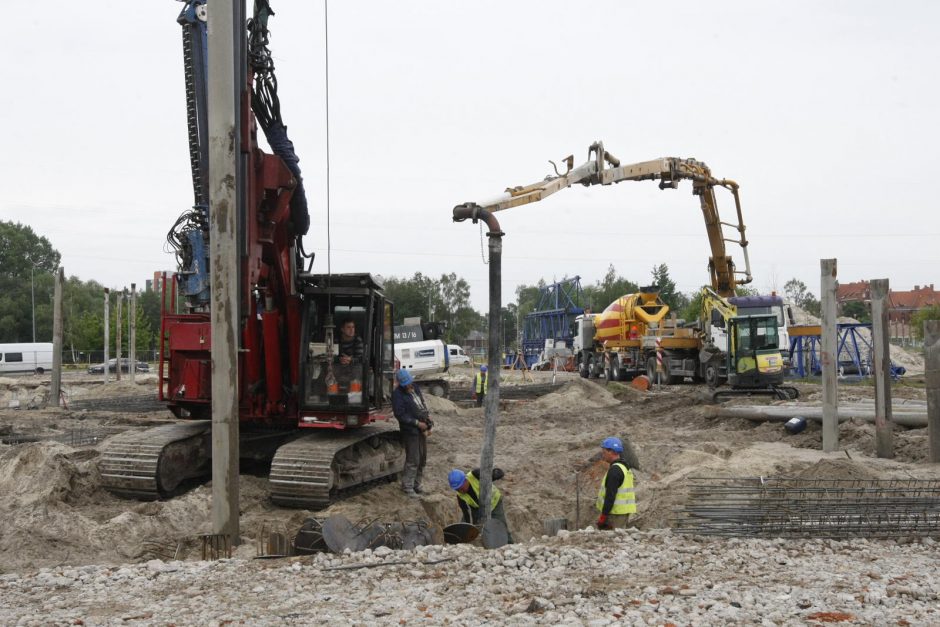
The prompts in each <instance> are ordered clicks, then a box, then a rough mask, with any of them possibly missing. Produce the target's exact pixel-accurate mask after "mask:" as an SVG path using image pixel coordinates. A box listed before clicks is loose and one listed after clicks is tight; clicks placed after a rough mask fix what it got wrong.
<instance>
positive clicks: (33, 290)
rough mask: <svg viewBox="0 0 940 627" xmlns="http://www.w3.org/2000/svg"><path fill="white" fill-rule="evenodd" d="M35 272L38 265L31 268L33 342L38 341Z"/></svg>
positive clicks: (30, 288)
mask: <svg viewBox="0 0 940 627" xmlns="http://www.w3.org/2000/svg"><path fill="white" fill-rule="evenodd" d="M30 263H32V261H30ZM35 272H36V266H33V267H31V268H30V269H29V291H30V293H31V294H32V297H33V344H35V343H36V279H35V278H34V276H33V275H34V274H35Z"/></svg>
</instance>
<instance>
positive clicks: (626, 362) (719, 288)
mask: <svg viewBox="0 0 940 627" xmlns="http://www.w3.org/2000/svg"><path fill="white" fill-rule="evenodd" d="M549 163H551V164H552V166H553V167H554V169H555V174H554V176H551V175H550V176H547V177H546V178H545V179H543V180H541V181H538V182H536V183H532V184H530V185H524V186H518V187H510V188H508V189H506V191H505V193H504V194H503V195H501V196H499V197H497V198H495V199H492V200H489V201H485V202H481V203H466V206H468V207H471V208H473V207H481V208H483V209H486V210H487V211H489V212H491V213H492V212H496V211H503V210H505V209H510V208H513V207H519V206H522V205H526V204H530V203H534V202H538V201H540V200H544V199H545V198H547V197H549V196H551V195H552V194H554V193H556V192H558V191H560V190H563V189H567V188H568V187H571V186H572V185H575V184H580V185H583V186H585V187H589V186H591V185H611V184H613V183H621V182H624V181H659V188H660V189H677V188H678V187H679V183H680V182H681V181H683V180H689V181H691V182H692V193H693V195H695V196H698V197H699V203H700V205H701V209H702V216H703V218H704V219H705V230H706V233H707V235H708V242H709V246H710V248H711V256H710V257H709V260H708V269H709V275H710V279H711V287H710V288H705V289H706V293H705V294H704V295H703V309H702V313H701V317H700V320H698V321H696V323H695V324H694V325H693V327H694V329H689V328H680V327H678V326H677V324H676V320H675V318H674V317H673V319H672V320H669V319H667V318H666V314H667V313H668V307H667V306H666V305H665V304H664V303H661V302H658V289H656V288H655V286H652V287H651V288H644V291H643V292H642V293H641V294H629V295H626V296H624V297H621V298H620V299H618V300H617V301H616V302H615V303H612V304H611V305H610V307H608V308H607V310H605V312H604V313H603V314H594V315H592V314H587V315H585V316H579V317H578V319H577V320H576V328H577V329H578V331H577V333H576V336H577V337H576V339H575V351H576V352H577V353H578V355H579V360H578V363H579V370H580V372H581V375H582V376H585V377H588V376H595V377H596V376H599V375H600V373H601V372H605V373H606V376H607V378H608V379H614V378H615V379H625V378H627V377H629V376H630V374H639V373H642V372H644V371H645V372H646V373H647V374H648V375H650V377H651V378H653V379H654V380H658V379H662V380H665V381H669V382H671V383H677V382H679V381H681V380H682V379H684V378H685V377H691V378H692V379H693V380H696V381H702V380H705V381H706V382H707V383H708V384H709V385H710V386H711V387H718V386H719V385H720V384H721V383H723V382H725V381H727V382H728V383H729V385H730V388H731V389H729V390H722V391H719V392H716V393H715V396H716V398H718V397H720V396H726V395H737V394H770V395H774V396H777V397H778V398H791V397H792V398H795V397H796V395H797V394H798V392H797V391H796V389H795V388H785V389H784V388H781V387H780V383H782V377H783V367H782V366H783V360H782V358H780V353H779V348H778V347H777V345H776V341H777V327H776V316H773V315H757V316H746V317H738V316H736V315H735V307H734V305H732V304H730V303H729V302H728V300H727V299H728V298H730V297H733V296H734V295H735V288H736V286H738V285H746V284H747V283H750V282H751V280H752V276H751V266H750V259H749V258H748V252H747V246H748V241H747V237H746V236H745V226H744V219H743V216H742V213H741V199H740V196H739V194H738V184H737V183H736V182H734V181H732V180H729V179H719V178H716V177H714V176H712V173H711V170H710V169H709V168H708V166H707V165H705V164H704V163H702V162H701V161H697V160H695V159H681V158H676V157H663V158H661V159H654V160H652V161H643V162H640V163H633V164H627V165H624V164H621V162H620V159H618V158H617V157H615V156H613V155H612V154H611V153H610V152H608V151H607V150H606V149H605V148H604V144H603V142H600V141H598V142H595V143H593V144H591V146H590V147H589V148H588V160H587V161H586V162H585V163H583V164H581V165H579V166H577V167H575V165H574V156H573V155H569V156H567V157H565V158H564V159H563V160H562V163H563V164H565V171H564V173H562V172H559V170H558V165H557V164H556V163H555V162H554V161H550V162H549ZM716 187H720V188H724V189H726V190H728V191H729V192H730V193H731V195H732V197H733V199H734V206H735V215H736V221H735V222H723V221H722V220H721V217H720V216H719V213H718V202H717V199H716V196H715V188H716ZM724 227H730V228H731V229H734V231H735V232H734V233H732V234H729V233H727V232H726V230H725V228H724ZM726 243H732V244H737V245H738V246H739V247H740V248H741V254H742V256H743V258H744V269H743V270H738V269H737V268H736V266H735V264H734V261H733V260H732V258H731V256H730V255H729V254H728V251H727V248H726V246H725V244H726ZM634 301H635V305H636V306H635V307H634V306H631V303H634ZM657 302H658V305H657V306H655V307H654V309H655V312H656V316H655V320H653V319H648V320H647V319H646V318H648V317H649V316H647V317H646V318H644V319H643V320H640V319H637V320H634V319H633V317H631V316H630V312H632V311H645V310H647V309H649V308H650V307H652V306H654V305H656V303H657ZM765 318H766V320H765ZM771 321H773V325H771ZM595 325H596V326H595ZM771 326H772V327H773V333H772V335H773V341H774V346H773V349H774V350H776V351H777V354H776V357H774V355H773V354H771V353H769V352H768V351H769V348H768V346H769V340H770V339H771V338H770V337H768V333H769V331H768V329H770V327H771ZM715 328H718V329H721V330H722V331H723V332H715V331H714V329H715ZM715 335H719V336H722V337H723V339H724V340H725V341H724V342H723V343H722V342H721V341H720V338H719V341H718V342H716V341H714V340H715V338H714V337H713V336H715ZM758 337H760V338H761V340H760V341H759V342H757V341H756V338H758ZM775 362H776V363H775ZM660 364H661V365H660ZM777 364H780V366H779V370H778V369H777ZM752 366H753V367H752Z"/></svg>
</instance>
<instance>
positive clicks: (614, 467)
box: [597, 437, 636, 529]
mask: <svg viewBox="0 0 940 627" xmlns="http://www.w3.org/2000/svg"><path fill="white" fill-rule="evenodd" d="M601 456H602V457H603V459H604V461H605V462H607V463H608V464H610V468H608V469H607V474H605V475H604V480H603V481H601V487H600V489H599V490H598V491H597V511H598V512H600V514H599V515H598V517H597V528H598V529H623V528H624V527H626V526H627V521H628V520H630V514H635V513H636V492H635V491H634V489H633V471H631V470H630V469H629V468H627V463H626V462H625V461H624V459H623V442H622V441H621V440H620V438H613V437H611V438H605V439H604V441H603V442H601Z"/></svg>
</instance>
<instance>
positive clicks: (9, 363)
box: [0, 342, 52, 374]
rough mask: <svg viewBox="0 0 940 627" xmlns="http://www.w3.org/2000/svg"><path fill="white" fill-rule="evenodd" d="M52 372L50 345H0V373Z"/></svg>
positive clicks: (47, 343)
mask: <svg viewBox="0 0 940 627" xmlns="http://www.w3.org/2000/svg"><path fill="white" fill-rule="evenodd" d="M47 370H52V343H51V342H36V343H29V342H27V343H18V344H0V373H8V372H9V373H12V372H33V373H35V374H43V373H44V372H46V371H47Z"/></svg>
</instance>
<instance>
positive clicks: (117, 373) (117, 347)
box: [114, 292, 124, 381]
mask: <svg viewBox="0 0 940 627" xmlns="http://www.w3.org/2000/svg"><path fill="white" fill-rule="evenodd" d="M123 306H124V292H118V293H117V311H116V312H115V314H114V356H115V357H116V358H117V361H116V362H115V367H114V380H115V381H120V380H121V329H122V327H123V326H124V317H123V316H122V315H121V310H122V308H123Z"/></svg>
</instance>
